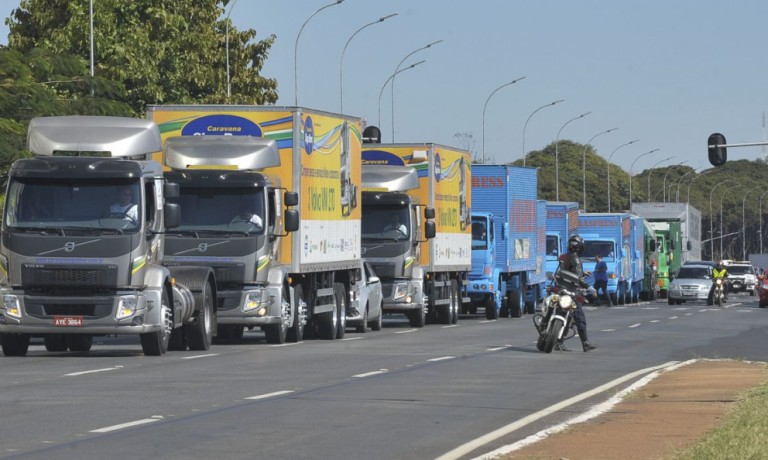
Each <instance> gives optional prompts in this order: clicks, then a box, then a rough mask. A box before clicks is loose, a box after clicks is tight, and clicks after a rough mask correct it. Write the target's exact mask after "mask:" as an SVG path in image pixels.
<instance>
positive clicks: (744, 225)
mask: <svg viewBox="0 0 768 460" xmlns="http://www.w3.org/2000/svg"><path fill="white" fill-rule="evenodd" d="M761 188H763V187H762V186H760V187H754V188H752V189H751V190H747V193H745V194H744V198H742V199H741V260H747V218H746V212H745V205H746V202H747V196H748V195H749V194H750V193H752V192H754V191H755V190H760V189H761Z"/></svg>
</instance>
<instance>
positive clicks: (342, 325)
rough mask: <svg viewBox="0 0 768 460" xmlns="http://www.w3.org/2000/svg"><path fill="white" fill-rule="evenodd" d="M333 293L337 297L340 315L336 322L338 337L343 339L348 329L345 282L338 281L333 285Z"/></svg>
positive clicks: (337, 307) (337, 308)
mask: <svg viewBox="0 0 768 460" xmlns="http://www.w3.org/2000/svg"><path fill="white" fill-rule="evenodd" d="M333 293H334V297H336V310H337V311H338V317H339V321H338V322H337V324H336V338H337V339H343V338H344V333H345V332H346V331H347V290H346V289H344V284H342V283H336V284H335V285H334V286H333Z"/></svg>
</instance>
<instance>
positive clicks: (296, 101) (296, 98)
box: [293, 0, 344, 106]
mask: <svg viewBox="0 0 768 460" xmlns="http://www.w3.org/2000/svg"><path fill="white" fill-rule="evenodd" d="M343 1H344V0H336V1H335V2H333V3H329V4H327V5H325V6H321V7H320V8H318V9H317V11H315V12H314V13H312V15H311V16H310V17H308V18H307V20H306V21H304V24H302V25H301V28H300V29H299V33H298V34H297V35H296V44H295V45H294V46H293V94H294V104H295V105H297V106H298V105H299V72H298V66H299V65H298V55H299V37H301V33H302V32H303V31H304V26H306V25H307V23H308V22H309V21H310V19H312V18H313V17H315V15H316V14H317V13H319V12H321V11H323V10H324V9H326V8H330V7H332V6H335V5H338V4H340V3H341V2H343Z"/></svg>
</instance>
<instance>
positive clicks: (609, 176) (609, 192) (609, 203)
mask: <svg viewBox="0 0 768 460" xmlns="http://www.w3.org/2000/svg"><path fill="white" fill-rule="evenodd" d="M638 141H640V139H635V140H633V141H629V142H627V143H626V144H621V145H620V146H618V147H616V148H615V149H613V152H611V154H610V155H608V212H611V158H613V154H614V153H616V151H617V150H619V149H620V148H622V147H626V146H628V145H630V144H634V143H635V142H638Z"/></svg>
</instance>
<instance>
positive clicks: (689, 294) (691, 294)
mask: <svg viewBox="0 0 768 460" xmlns="http://www.w3.org/2000/svg"><path fill="white" fill-rule="evenodd" d="M683 295H684V296H685V297H693V296H695V295H696V293H695V292H683Z"/></svg>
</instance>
